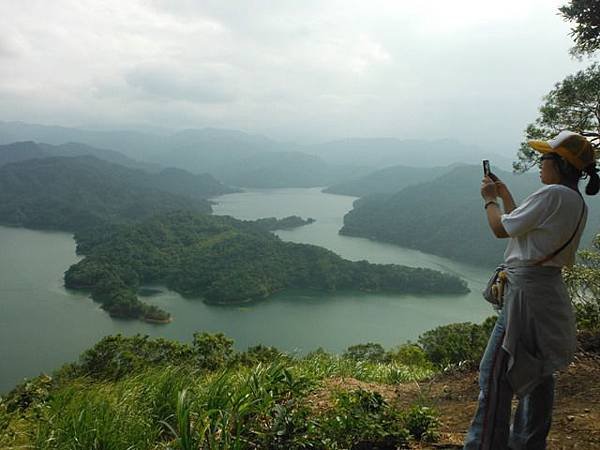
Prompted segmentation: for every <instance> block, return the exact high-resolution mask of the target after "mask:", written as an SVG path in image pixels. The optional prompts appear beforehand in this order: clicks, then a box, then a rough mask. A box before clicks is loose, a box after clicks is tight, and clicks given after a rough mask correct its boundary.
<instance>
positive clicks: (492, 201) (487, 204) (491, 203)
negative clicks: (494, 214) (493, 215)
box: [483, 200, 499, 209]
mask: <svg viewBox="0 0 600 450" xmlns="http://www.w3.org/2000/svg"><path fill="white" fill-rule="evenodd" d="M490 205H496V206H498V202H497V201H496V200H490V201H489V202H487V203H486V204H485V206H484V207H483V209H488V206H490ZM498 207H499V206H498Z"/></svg>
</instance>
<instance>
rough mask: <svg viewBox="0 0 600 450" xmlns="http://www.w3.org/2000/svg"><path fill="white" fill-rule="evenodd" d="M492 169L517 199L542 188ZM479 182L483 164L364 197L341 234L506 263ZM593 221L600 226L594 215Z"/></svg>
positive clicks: (459, 257)
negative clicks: (491, 228) (489, 219)
mask: <svg viewBox="0 0 600 450" xmlns="http://www.w3.org/2000/svg"><path fill="white" fill-rule="evenodd" d="M493 170H494V173H496V174H497V175H498V176H499V177H500V178H501V179H502V180H503V181H504V182H506V184H507V185H508V186H509V187H510V189H511V191H512V193H513V195H514V196H515V199H516V200H517V201H519V199H523V198H525V196H527V195H529V194H531V193H532V192H534V191H535V190H537V189H539V188H540V187H541V185H540V182H539V178H538V177H537V176H531V175H520V176H517V175H514V174H512V173H509V172H505V171H502V170H498V169H497V168H494V169H493ZM480 181H481V167H480V166H459V167H456V168H454V169H453V170H451V171H449V172H448V173H446V174H444V175H442V176H440V177H438V178H436V179H435V180H433V181H428V182H425V183H422V184H419V185H417V186H408V187H405V188H404V189H402V190H401V191H399V192H396V193H394V194H389V195H372V196H367V197H363V198H361V199H359V200H357V201H355V202H354V207H353V209H352V210H351V211H350V212H348V213H347V214H346V215H345V216H344V226H343V228H342V229H341V230H340V234H343V235H349V236H360V237H364V238H368V239H374V240H377V241H383V242H390V243H392V244H396V245H400V246H402V247H406V248H412V249H417V250H420V251H423V252H427V253H431V254H434V255H440V256H443V257H445V258H450V259H453V260H456V261H461V262H465V263H467V264H473V265H480V266H485V267H490V268H493V267H495V266H496V265H497V264H498V263H499V262H501V261H502V255H503V252H504V249H505V247H506V241H503V240H501V239H496V238H495V237H494V236H493V234H492V233H491V231H490V228H489V225H488V223H487V219H486V216H485V214H484V211H483V209H482V200H481V194H480V192H479V183H480ZM441 186H443V188H441ZM594 220H595V221H596V222H600V220H598V219H593V218H592V217H590V221H591V222H593V221H594ZM590 225H592V223H590Z"/></svg>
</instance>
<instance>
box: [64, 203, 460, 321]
mask: <svg viewBox="0 0 600 450" xmlns="http://www.w3.org/2000/svg"><path fill="white" fill-rule="evenodd" d="M75 238H76V240H77V249H78V252H79V253H81V254H84V255H86V258H84V259H83V260H82V261H80V262H79V263H77V264H75V265H73V266H71V268H69V270H68V271H67V272H66V273H65V285H66V286H67V287H70V288H76V289H77V288H79V289H90V290H91V291H92V296H93V298H94V299H95V300H97V301H100V302H102V304H103V307H104V308H105V309H106V310H108V311H109V312H110V313H111V314H113V315H116V316H127V317H140V318H146V319H150V320H165V319H167V318H168V317H167V316H165V315H164V314H162V315H161V314H158V313H157V311H147V310H145V309H144V306H143V304H141V302H139V300H137V297H136V295H135V292H136V289H137V287H138V286H139V285H140V284H142V283H164V284H165V285H166V286H167V287H169V288H170V289H172V290H175V291H177V292H179V293H181V294H182V295H186V296H193V297H202V298H203V299H204V300H205V301H207V302H210V303H220V304H232V303H241V302H248V301H253V300H259V299H263V298H266V297H268V296H270V295H272V294H274V293H276V292H278V291H281V290H283V289H294V288H297V289H316V290H327V291H333V290H363V291H375V292H378V291H393V292H398V293H419V294H421V293H422V294H425V293H449V294H463V293H466V292H468V290H467V288H466V283H465V282H464V281H462V280H460V279H459V278H457V277H455V276H452V275H448V274H443V273H441V272H437V271H433V270H428V269H420V268H409V267H404V266H397V265H380V264H370V263H367V262H366V261H360V262H351V261H347V260H344V259H342V258H341V257H339V256H337V255H336V254H335V253H333V252H331V251H329V250H326V249H323V248H321V247H316V246H312V245H307V244H295V243H290V242H283V241H281V240H280V239H279V238H278V237H276V236H274V235H273V234H271V233H269V232H267V231H265V230H264V229H262V228H261V227H260V226H258V225H256V224H254V223H252V222H243V221H239V220H236V219H233V218H231V217H226V216H208V215H204V214H195V213H191V212H178V213H169V214H163V215H160V216H156V217H153V218H151V219H149V220H147V221H145V222H142V223H139V224H134V225H122V226H113V227H110V228H102V229H93V230H87V231H85V232H80V233H77V234H76V235H75Z"/></svg>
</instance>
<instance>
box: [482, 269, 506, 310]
mask: <svg viewBox="0 0 600 450" xmlns="http://www.w3.org/2000/svg"><path fill="white" fill-rule="evenodd" d="M505 269H506V266H505V265H504V264H501V265H499V266H498V267H496V270H495V271H494V273H492V276H491V277H490V279H489V281H488V282H487V285H486V286H485V289H484V290H483V298H485V299H486V300H487V301H488V302H490V303H491V304H492V305H493V306H494V308H496V309H502V304H503V296H504V287H505V285H506V281H507V275H506V270H505Z"/></svg>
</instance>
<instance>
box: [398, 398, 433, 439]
mask: <svg viewBox="0 0 600 450" xmlns="http://www.w3.org/2000/svg"><path fill="white" fill-rule="evenodd" d="M404 426H405V427H406V429H407V430H408V432H409V433H410V435H411V436H413V437H414V438H415V439H417V440H419V441H426V442H435V441H437V440H438V438H439V434H438V428H439V426H440V421H439V419H438V413H437V412H436V411H435V410H434V409H432V408H431V407H428V406H423V405H414V406H413V407H412V408H411V409H409V410H408V411H407V412H406V413H405V414H404Z"/></svg>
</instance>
